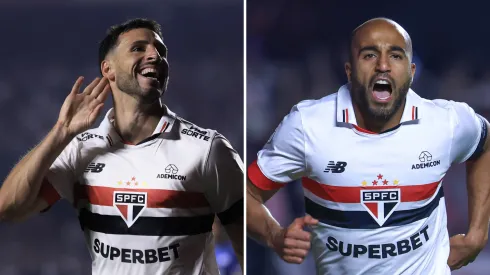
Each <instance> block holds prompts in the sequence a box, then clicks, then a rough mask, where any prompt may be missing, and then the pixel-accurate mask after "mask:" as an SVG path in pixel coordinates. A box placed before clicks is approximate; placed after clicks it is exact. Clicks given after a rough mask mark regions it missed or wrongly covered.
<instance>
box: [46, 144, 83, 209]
mask: <svg viewBox="0 0 490 275" xmlns="http://www.w3.org/2000/svg"><path fill="white" fill-rule="evenodd" d="M77 156H78V142H77V141H76V139H74V140H72V141H71V142H70V143H69V144H68V145H67V146H66V147H65V149H64V150H63V151H62V152H61V154H60V155H59V156H58V157H57V158H56V160H55V161H54V162H53V164H52V165H51V167H50V168H49V171H48V173H47V175H46V176H45V178H44V180H43V184H42V186H41V190H40V193H39V196H40V197H41V198H43V199H44V200H45V201H46V202H47V203H48V204H49V205H50V206H51V205H53V204H54V203H56V202H57V201H58V200H59V199H61V198H64V199H67V200H68V201H69V202H70V203H73V188H74V183H75V164H76V161H77Z"/></svg>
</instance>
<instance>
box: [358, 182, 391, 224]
mask: <svg viewBox="0 0 490 275" xmlns="http://www.w3.org/2000/svg"><path fill="white" fill-rule="evenodd" d="M361 204H362V205H363V206H364V208H366V210H367V211H368V213H369V214H370V215H371V217H373V219H374V220H375V221H376V222H377V223H378V224H379V226H383V224H384V223H385V222H386V220H388V218H389V217H390V216H391V214H392V213H393V212H394V210H395V208H396V207H397V206H398V205H399V204H400V189H378V190H376V189H374V190H373V189H371V190H361Z"/></svg>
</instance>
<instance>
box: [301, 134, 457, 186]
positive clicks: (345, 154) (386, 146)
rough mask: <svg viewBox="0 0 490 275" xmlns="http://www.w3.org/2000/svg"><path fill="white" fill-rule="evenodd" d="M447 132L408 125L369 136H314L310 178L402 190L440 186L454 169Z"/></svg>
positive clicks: (312, 136) (311, 138) (309, 162)
mask: <svg viewBox="0 0 490 275" xmlns="http://www.w3.org/2000/svg"><path fill="white" fill-rule="evenodd" d="M441 131H442V130H441V129H427V131H419V130H418V129H417V128H416V127H413V126H406V127H404V126H402V127H400V129H398V130H396V131H395V132H393V133H389V134H384V135H380V136H369V135H364V134H360V133H357V132H355V131H353V130H351V129H347V128H340V127H339V128H338V129H335V130H334V133H331V134H330V135H328V136H327V135H326V133H322V131H317V133H315V134H313V135H310V140H309V141H308V143H307V144H310V146H309V147H308V146H307V150H306V152H307V155H306V160H307V169H308V177H309V178H311V179H313V180H315V181H318V182H321V183H325V184H329V185H337V186H398V185H416V184H426V183H430V182H436V181H439V180H440V179H441V178H442V177H444V175H445V173H446V171H447V170H448V169H449V167H450V156H449V152H450V145H451V139H450V137H448V135H446V134H444V133H443V132H441Z"/></svg>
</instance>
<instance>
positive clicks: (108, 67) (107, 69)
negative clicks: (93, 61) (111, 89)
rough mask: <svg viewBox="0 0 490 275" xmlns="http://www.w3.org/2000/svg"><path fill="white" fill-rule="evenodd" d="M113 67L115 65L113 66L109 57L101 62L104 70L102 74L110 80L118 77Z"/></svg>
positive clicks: (101, 67)
mask: <svg viewBox="0 0 490 275" xmlns="http://www.w3.org/2000/svg"><path fill="white" fill-rule="evenodd" d="M112 68H113V66H112V64H111V62H110V61H109V60H107V59H105V60H103V61H102V62H101V63H100V71H101V72H102V75H103V76H105V77H106V78H107V79H109V80H110V81H114V80H115V79H116V76H115V74H114V70H113V69H112Z"/></svg>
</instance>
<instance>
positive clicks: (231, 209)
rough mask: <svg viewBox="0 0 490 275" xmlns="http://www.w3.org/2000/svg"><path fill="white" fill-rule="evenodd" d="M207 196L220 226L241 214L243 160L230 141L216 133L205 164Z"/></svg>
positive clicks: (238, 217) (239, 217) (240, 216)
mask: <svg viewBox="0 0 490 275" xmlns="http://www.w3.org/2000/svg"><path fill="white" fill-rule="evenodd" d="M204 172H205V178H206V183H207V184H208V186H206V193H205V195H206V198H207V200H208V202H209V204H210V205H211V208H212V210H213V211H214V213H216V214H217V215H218V217H219V218H220V221H221V223H222V224H223V225H226V224H229V223H232V222H234V221H235V220H237V219H241V218H242V217H243V180H244V178H243V176H244V174H243V162H242V160H241V158H240V156H239V155H238V153H237V152H236V151H235V150H234V149H233V147H232V146H231V144H230V143H229V142H228V140H226V139H225V138H224V137H223V136H222V135H220V134H217V135H216V136H215V137H214V138H213V140H212V142H211V148H210V151H209V155H208V158H207V161H206V164H205V171H204Z"/></svg>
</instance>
